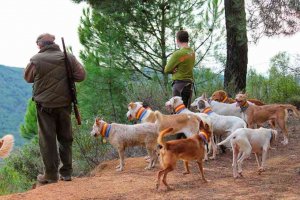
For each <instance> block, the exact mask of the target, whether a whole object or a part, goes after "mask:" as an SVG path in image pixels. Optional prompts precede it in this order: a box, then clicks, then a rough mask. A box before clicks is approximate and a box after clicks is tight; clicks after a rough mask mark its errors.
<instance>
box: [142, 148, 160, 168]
mask: <svg viewBox="0 0 300 200" xmlns="http://www.w3.org/2000/svg"><path fill="white" fill-rule="evenodd" d="M147 152H148V155H149V156H150V162H149V164H148V166H147V167H146V168H145V169H152V168H154V166H155V163H156V161H157V155H156V151H155V148H153V149H151V148H147Z"/></svg>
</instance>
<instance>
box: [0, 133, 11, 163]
mask: <svg viewBox="0 0 300 200" xmlns="http://www.w3.org/2000/svg"><path fill="white" fill-rule="evenodd" d="M13 146H14V136H13V135H10V134H9V135H5V136H4V137H3V138H1V140H0V158H6V157H7V156H9V154H10V152H11V150H12V149H13Z"/></svg>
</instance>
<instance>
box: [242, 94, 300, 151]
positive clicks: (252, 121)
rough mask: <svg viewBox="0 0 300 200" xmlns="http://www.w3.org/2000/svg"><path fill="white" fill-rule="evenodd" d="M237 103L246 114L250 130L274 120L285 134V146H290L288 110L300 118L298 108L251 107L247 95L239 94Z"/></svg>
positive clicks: (286, 106) (278, 105)
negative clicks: (287, 124) (287, 125)
mask: <svg viewBox="0 0 300 200" xmlns="http://www.w3.org/2000/svg"><path fill="white" fill-rule="evenodd" d="M236 102H237V104H238V105H239V106H240V108H241V110H242V112H244V114H245V119H244V120H245V121H246V122H247V124H248V127H249V128H254V126H255V125H262V124H263V123H264V122H266V121H268V120H272V121H274V122H276V124H278V126H279V128H280V129H281V130H282V132H283V133H284V140H283V141H282V143H283V144H284V145H286V144H288V130H287V127H286V121H287V117H288V110H291V111H292V112H293V114H294V116H295V117H297V118H299V117H300V115H299V112H298V110H297V108H296V107H295V106H293V105H290V104H270V105H264V106H256V105H250V104H248V102H247V95H246V94H237V95H236Z"/></svg>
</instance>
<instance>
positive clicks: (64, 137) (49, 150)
mask: <svg viewBox="0 0 300 200" xmlns="http://www.w3.org/2000/svg"><path fill="white" fill-rule="evenodd" d="M71 109H72V107H71V106H67V107H61V108H43V107H41V106H40V105H37V119H38V127H39V145H40V152H41V155H42V159H43V163H44V166H45V172H44V174H45V177H46V178H48V179H57V178H58V168H59V160H60V161H61V162H62V167H60V169H59V173H60V174H61V175H62V176H68V175H71V174H72V142H73V134H72V125H71ZM57 141H58V151H59V153H58V152H57Z"/></svg>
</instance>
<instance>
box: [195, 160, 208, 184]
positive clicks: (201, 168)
mask: <svg viewBox="0 0 300 200" xmlns="http://www.w3.org/2000/svg"><path fill="white" fill-rule="evenodd" d="M197 164H198V167H199V170H200V173H201V176H202V180H203V181H204V182H205V183H207V180H206V179H205V177H204V170H203V164H202V161H201V160H200V161H199V160H197Z"/></svg>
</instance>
